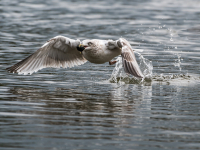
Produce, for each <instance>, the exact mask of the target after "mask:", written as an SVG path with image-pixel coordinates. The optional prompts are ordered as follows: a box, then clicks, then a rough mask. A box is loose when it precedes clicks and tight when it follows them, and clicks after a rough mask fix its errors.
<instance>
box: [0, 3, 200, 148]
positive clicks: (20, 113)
mask: <svg viewBox="0 0 200 150" xmlns="http://www.w3.org/2000/svg"><path fill="white" fill-rule="evenodd" d="M0 18H1V20H0V54H1V57H0V66H1V69H0V131H1V134H0V147H1V148H0V149H19V150H27V149H52V150H56V149H71V150H75V149H87V150H93V149H111V150H117V149H141V150H144V149H150V150H160V149H173V150H175V149H185V150H188V149H190V150H191V149H199V148H200V144H199V141H200V136H199V134H200V133H199V130H200V127H199V124H200V115H199V113H200V112H199V104H200V101H199V97H200V90H199V89H200V84H199V74H200V69H199V64H200V59H199V57H200V53H199V47H200V44H199V27H198V24H199V22H200V20H199V1H196V0H191V1H187V0H181V1H180V0H177V1H173V0H165V1H159V2H158V1H157V0H150V1H146V0H144V1H142V2H141V1H138V0H133V1H128V0H124V1H118V0H115V1H114V0H109V1H104V0H102V1H87V0H84V1H62V0H56V1H55V0H50V1H38V0H29V1H28V2H27V1H24V0H20V1H19V0H17V1H8V0H1V3H0ZM195 25H196V26H195ZM57 35H63V36H67V37H69V38H72V39H77V38H78V39H81V40H83V39H104V40H107V39H113V40H117V39H118V38H120V37H123V38H125V39H127V40H128V41H130V43H131V45H132V47H133V49H137V51H138V50H140V54H141V55H139V53H137V51H136V59H137V61H138V64H140V65H143V66H145V65H144V64H145V63H144V62H148V63H147V64H149V65H146V66H147V67H144V68H143V71H145V69H146V71H145V72H144V74H150V76H151V78H147V77H146V78H145V79H144V80H142V81H141V80H137V79H135V78H133V77H131V76H126V74H123V68H122V66H120V65H121V64H120V63H118V64H117V67H115V66H110V65H108V63H105V64H100V65H96V64H92V63H89V62H87V63H86V64H84V65H81V66H77V67H74V68H67V69H62V68H61V69H55V68H46V69H43V70H40V71H38V72H37V73H34V74H32V75H31V76H30V75H27V76H23V75H17V74H10V73H8V72H6V71H5V68H7V67H9V66H11V65H13V64H15V63H16V62H18V61H20V60H22V59H23V58H25V57H27V56H29V55H30V54H32V53H33V52H34V51H36V50H37V49H38V48H39V47H40V46H42V45H43V44H44V43H45V42H46V41H47V40H48V39H50V38H52V37H54V36H57ZM140 56H142V57H140ZM140 60H145V61H140ZM140 62H141V63H140ZM150 62H152V65H151V63H150ZM142 63H144V64H142ZM152 67H153V68H152ZM117 69H118V70H117ZM120 69H121V70H120ZM152 69H153V70H152ZM111 75H114V76H111ZM111 77H114V78H111ZM122 77H124V78H123V79H122ZM110 78H111V79H110Z"/></svg>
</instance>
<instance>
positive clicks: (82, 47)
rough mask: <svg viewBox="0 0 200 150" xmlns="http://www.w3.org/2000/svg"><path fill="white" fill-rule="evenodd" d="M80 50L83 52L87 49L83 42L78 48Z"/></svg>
mask: <svg viewBox="0 0 200 150" xmlns="http://www.w3.org/2000/svg"><path fill="white" fill-rule="evenodd" d="M76 49H77V50H78V51H80V52H82V51H83V50H84V49H85V46H84V45H82V44H79V46H78V47H77V48H76Z"/></svg>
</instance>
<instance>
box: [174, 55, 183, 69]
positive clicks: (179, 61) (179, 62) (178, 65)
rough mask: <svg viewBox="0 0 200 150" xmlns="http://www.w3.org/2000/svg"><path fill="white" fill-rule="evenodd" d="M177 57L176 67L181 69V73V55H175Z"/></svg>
mask: <svg viewBox="0 0 200 150" xmlns="http://www.w3.org/2000/svg"><path fill="white" fill-rule="evenodd" d="M174 55H175V56H177V59H175V63H174V66H175V67H178V68H179V71H181V60H182V59H181V54H178V53H175V54H174Z"/></svg>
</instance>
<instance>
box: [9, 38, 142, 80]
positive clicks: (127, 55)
mask: <svg viewBox="0 0 200 150" xmlns="http://www.w3.org/2000/svg"><path fill="white" fill-rule="evenodd" d="M118 55H121V56H122V62H123V67H124V71H125V72H126V73H128V74H131V75H133V76H135V77H137V78H143V77H144V75H143V74H142V72H141V70H140V68H139V66H138V63H137V61H136V59H135V55H134V50H132V48H131V45H130V44H129V42H128V41H127V40H126V39H124V38H120V39H118V40H116V41H113V40H98V39H91V40H89V39H87V40H83V41H82V42H81V41H80V40H73V39H70V38H67V37H64V36H56V37H54V38H52V39H50V40H49V41H47V42H46V43H45V44H44V45H43V46H42V47H41V48H39V49H38V50H37V51H36V52H35V53H33V54H32V55H30V56H28V57H27V58H25V59H23V60H21V61H20V62H18V63H16V64H15V65H13V66H11V67H9V68H6V69H7V70H8V71H9V72H11V73H19V74H25V75H26V74H32V73H33V72H37V71H38V70H40V69H42V68H47V67H53V68H60V67H62V68H68V67H69V68H71V67H74V66H78V65H82V64H84V63H86V62H87V61H89V62H91V63H95V64H103V63H105V62H109V64H110V65H112V64H115V63H116V62H117V61H111V60H112V59H113V58H114V57H116V56H118Z"/></svg>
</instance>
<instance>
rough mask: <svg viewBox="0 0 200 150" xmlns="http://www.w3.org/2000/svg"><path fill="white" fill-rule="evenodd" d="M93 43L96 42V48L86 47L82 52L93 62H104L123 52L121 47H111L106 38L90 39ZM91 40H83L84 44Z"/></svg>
mask: <svg viewBox="0 0 200 150" xmlns="http://www.w3.org/2000/svg"><path fill="white" fill-rule="evenodd" d="M90 41H91V43H94V45H95V46H94V48H91V49H88V48H86V49H84V51H83V52H82V54H83V56H84V57H85V58H86V59H87V60H88V61H89V62H91V63H95V64H103V63H105V62H109V61H110V60H112V59H113V58H114V57H116V56H118V55H120V54H121V48H119V47H113V48H112V49H111V48H109V43H108V41H106V40H97V39H94V40H90ZM88 42H89V40H84V41H82V43H83V45H86V43H88Z"/></svg>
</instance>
